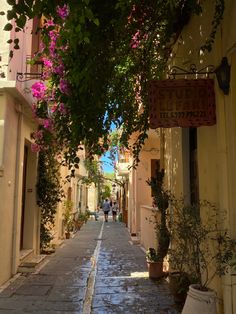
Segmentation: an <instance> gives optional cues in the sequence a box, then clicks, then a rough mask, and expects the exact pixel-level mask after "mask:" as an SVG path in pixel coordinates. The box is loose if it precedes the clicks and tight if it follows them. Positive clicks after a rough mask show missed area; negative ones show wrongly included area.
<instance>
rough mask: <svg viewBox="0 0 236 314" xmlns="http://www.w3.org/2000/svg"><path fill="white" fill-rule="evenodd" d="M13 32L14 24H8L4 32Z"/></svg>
mask: <svg viewBox="0 0 236 314" xmlns="http://www.w3.org/2000/svg"><path fill="white" fill-rule="evenodd" d="M11 30H12V24H11V23H7V24H6V25H5V26H4V31H11Z"/></svg>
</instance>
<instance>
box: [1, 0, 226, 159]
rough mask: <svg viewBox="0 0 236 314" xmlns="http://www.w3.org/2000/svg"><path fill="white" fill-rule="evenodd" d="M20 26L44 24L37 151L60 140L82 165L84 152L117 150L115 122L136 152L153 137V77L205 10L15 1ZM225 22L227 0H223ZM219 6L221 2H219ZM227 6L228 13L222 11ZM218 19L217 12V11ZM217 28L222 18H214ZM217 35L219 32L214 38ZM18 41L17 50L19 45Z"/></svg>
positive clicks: (172, 3)
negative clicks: (190, 23) (149, 94)
mask: <svg viewBox="0 0 236 314" xmlns="http://www.w3.org/2000/svg"><path fill="white" fill-rule="evenodd" d="M7 2H8V3H9V4H10V5H11V6H12V8H11V10H9V11H7V18H8V20H9V23H8V24H7V25H6V26H5V30H11V29H12V27H13V26H12V24H11V23H10V22H11V20H15V21H16V28H15V30H16V31H20V30H22V29H23V28H24V26H25V23H26V21H27V19H28V18H29V19H31V18H35V17H38V18H39V19H41V20H42V16H43V20H44V22H43V23H39V25H40V27H41V35H42V41H43V46H42V47H41V50H40V51H39V52H38V55H37V56H36V59H37V58H38V59H40V60H43V63H44V74H43V82H38V83H36V85H34V86H33V90H32V92H33V95H34V97H35V98H36V103H35V104H34V106H33V110H34V114H35V117H36V118H37V119H38V122H39V131H38V132H36V133H35V134H34V139H35V144H34V150H35V151H40V150H44V149H47V148H48V147H50V146H52V145H53V146H54V147H55V148H56V149H57V150H58V151H62V150H63V151H64V155H63V160H64V161H65V162H68V163H69V164H71V165H73V164H77V163H78V158H77V157H76V151H77V149H78V146H79V145H81V144H85V145H86V149H87V151H88V152H89V155H90V156H92V155H93V154H98V155H100V154H102V153H103V152H104V151H106V150H107V149H108V148H109V132H110V130H111V123H114V124H115V125H116V127H117V128H119V127H121V125H122V135H121V139H120V141H121V143H122V145H124V146H125V147H128V146H129V144H128V143H129V142H128V140H129V138H130V136H131V134H133V133H134V132H136V134H139V135H138V137H137V140H136V142H135V143H134V144H132V147H131V149H132V151H133V154H134V157H135V158H136V160H137V161H138V153H139V151H140V149H141V147H142V145H143V143H144V140H145V139H146V138H147V130H148V128H149V126H148V114H147V113H148V103H147V82H148V80H150V79H154V78H155V79H160V78H161V76H162V73H163V71H164V69H165V65H166V61H167V59H168V57H169V54H170V48H171V44H173V42H174V41H175V40H176V38H177V37H178V35H179V33H180V31H181V29H182V27H183V26H184V25H185V24H186V23H187V22H188V20H189V18H190V16H191V14H193V13H197V14H199V13H200V12H201V6H200V4H199V3H200V2H199V1H197V0H165V1H164V0H156V1H154V0H100V1H98V0H68V1H60V0H50V1H48V0H22V1H15V0H7ZM215 3H216V9H217V10H216V12H218V15H217V18H218V20H217V21H218V23H219V21H220V18H221V17H222V14H223V10H224V1H223V0H215ZM217 6H218V7H217ZM219 12H220V13H219ZM215 20H216V16H215ZM213 26H214V24H213ZM211 36H212V37H214V34H211ZM210 38H211V37H210ZM18 44H19V45H20V43H18V41H14V45H15V48H16V49H17V48H19V46H18Z"/></svg>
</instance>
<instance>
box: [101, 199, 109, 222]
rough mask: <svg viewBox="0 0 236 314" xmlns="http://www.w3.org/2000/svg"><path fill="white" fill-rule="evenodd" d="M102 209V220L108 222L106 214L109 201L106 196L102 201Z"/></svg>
mask: <svg viewBox="0 0 236 314" xmlns="http://www.w3.org/2000/svg"><path fill="white" fill-rule="evenodd" d="M102 210H103V212H104V220H105V222H108V214H109V211H110V202H109V200H108V198H106V200H105V202H104V203H103V205H102Z"/></svg>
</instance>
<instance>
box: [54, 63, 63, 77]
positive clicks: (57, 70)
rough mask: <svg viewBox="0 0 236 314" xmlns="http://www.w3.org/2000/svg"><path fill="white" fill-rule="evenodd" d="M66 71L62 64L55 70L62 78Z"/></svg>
mask: <svg viewBox="0 0 236 314" xmlns="http://www.w3.org/2000/svg"><path fill="white" fill-rule="evenodd" d="M64 69H65V67H64V65H63V64H60V65H58V66H56V67H55V68H54V72H55V73H56V74H58V75H60V76H61V75H63V72H64Z"/></svg>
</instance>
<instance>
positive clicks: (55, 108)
mask: <svg viewBox="0 0 236 314" xmlns="http://www.w3.org/2000/svg"><path fill="white" fill-rule="evenodd" d="M56 111H57V103H55V104H53V106H52V108H51V112H52V113H54V112H56Z"/></svg>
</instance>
